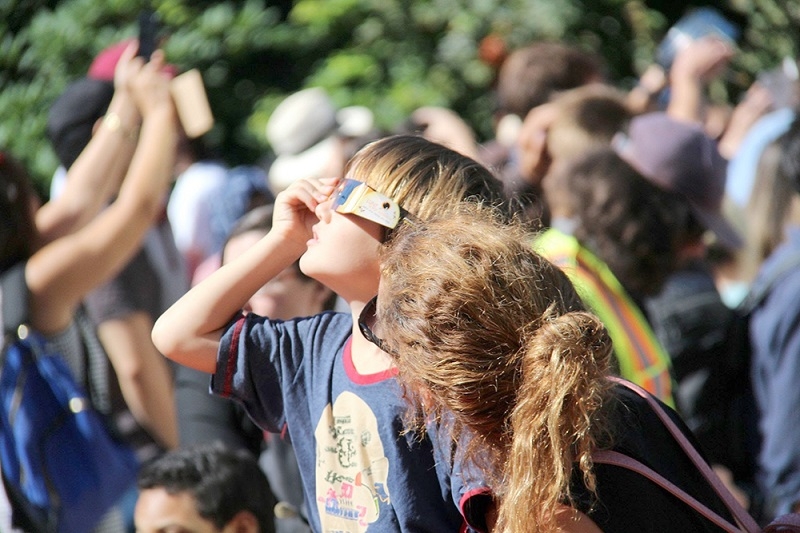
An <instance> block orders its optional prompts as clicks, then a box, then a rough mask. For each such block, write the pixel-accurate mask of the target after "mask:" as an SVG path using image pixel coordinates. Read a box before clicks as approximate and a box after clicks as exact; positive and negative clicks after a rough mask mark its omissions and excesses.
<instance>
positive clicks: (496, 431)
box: [376, 204, 612, 531]
mask: <svg viewBox="0 0 800 533" xmlns="http://www.w3.org/2000/svg"><path fill="white" fill-rule="evenodd" d="M376 327H377V328H378V330H379V332H380V334H381V335H382V336H383V338H384V340H385V341H386V342H387V343H388V345H389V346H391V347H392V348H393V351H394V352H395V353H398V354H400V355H398V356H397V357H396V363H397V366H398V368H399V376H400V380H401V382H402V383H403V384H404V387H405V390H406V394H407V396H408V398H409V400H410V401H411V402H412V408H413V409H416V410H417V412H420V414H421V416H419V417H417V418H416V419H415V423H416V425H417V427H416V428H415V429H418V430H423V429H424V422H425V421H426V420H427V421H430V420H432V419H436V418H440V419H444V420H447V419H448V418H449V416H452V417H453V425H452V429H451V431H452V435H451V436H452V437H453V438H454V439H455V441H456V442H459V445H461V444H463V439H461V440H460V439H459V436H460V435H463V433H462V432H463V431H464V430H466V431H467V432H469V433H473V434H474V435H475V437H476V438H473V439H472V441H471V444H470V445H468V446H467V448H466V449H465V454H466V457H467V458H468V460H470V461H472V462H473V463H474V464H475V465H477V466H479V467H481V468H482V469H483V470H484V472H485V473H486V475H487V476H488V479H489V480H490V483H491V486H492V489H493V493H494V496H495V497H496V498H497V500H498V502H499V522H498V531H529V530H531V529H535V530H541V531H550V530H552V529H553V524H554V514H553V513H554V511H555V510H556V508H557V506H558V504H560V503H563V502H564V501H570V500H571V498H570V491H569V482H570V477H571V474H572V472H573V467H574V466H575V465H577V466H578V468H579V469H580V471H581V472H582V474H583V477H584V481H585V484H586V486H587V487H588V488H589V490H591V491H594V489H595V478H594V475H593V472H592V462H591V456H590V452H591V451H592V450H593V449H594V448H595V446H596V444H597V443H598V441H599V439H600V437H601V436H602V435H605V434H606V429H605V427H604V426H605V424H604V423H603V422H602V420H598V418H599V417H598V416H597V415H598V410H599V409H600V408H601V406H602V405H603V404H604V401H605V398H606V395H607V393H608V390H609V387H608V385H607V382H606V380H605V379H603V378H604V377H605V376H606V375H607V373H608V372H609V365H610V361H611V353H612V349H611V340H610V338H609V337H608V334H607V332H606V330H605V328H604V327H603V326H602V324H601V323H600V321H599V319H597V318H596V317H595V316H594V315H592V314H590V313H587V312H586V311H585V310H584V307H583V305H582V303H581V301H580V299H579V298H578V296H577V294H576V292H575V289H574V288H573V286H572V284H571V283H570V281H569V280H568V278H567V277H566V276H565V275H564V273H563V272H562V271H561V270H559V269H558V268H557V267H555V266H554V265H553V264H551V263H550V262H548V261H547V260H546V259H544V258H542V257H541V256H539V255H538V254H537V253H535V252H534V251H533V248H532V236H531V235H530V234H529V233H527V231H526V230H525V228H524V226H522V223H516V222H515V223H511V224H508V223H506V222H505V221H504V220H502V217H499V216H498V215H497V214H496V213H494V212H492V211H490V210H488V209H486V208H481V207H479V206H475V205H472V206H470V205H468V204H464V205H462V206H461V207H459V209H458V210H455V211H454V212H451V213H449V214H447V215H446V216H443V217H436V218H434V219H432V220H430V221H429V222H425V223H419V224H414V225H406V226H404V227H403V228H401V229H400V231H398V232H397V234H396V235H395V236H394V238H393V240H392V241H390V242H389V243H388V244H387V245H385V247H384V250H383V252H382V270H381V286H380V292H379V295H378V307H377V323H376ZM600 440H602V439H600ZM531 524H534V525H535V527H534V528H531Z"/></svg>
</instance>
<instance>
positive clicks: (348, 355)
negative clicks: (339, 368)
mask: <svg viewBox="0 0 800 533" xmlns="http://www.w3.org/2000/svg"><path fill="white" fill-rule="evenodd" d="M352 344H353V337H352V336H351V337H349V338H348V339H347V342H345V343H344V348H342V360H343V362H344V371H345V373H347V377H349V378H350V381H352V382H353V383H355V384H357V385H371V384H373V383H380V382H381V381H386V380H387V379H392V378H394V377H395V376H397V368H395V367H392V368H389V369H387V370H382V371H380V372H376V373H375V374H359V373H358V370H356V366H355V365H354V364H353V350H352Z"/></svg>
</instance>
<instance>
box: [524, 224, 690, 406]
mask: <svg viewBox="0 0 800 533" xmlns="http://www.w3.org/2000/svg"><path fill="white" fill-rule="evenodd" d="M534 247H535V248H536V251H537V252H539V253H540V254H542V255H543V256H544V257H546V258H547V259H549V260H550V261H552V262H553V263H555V264H556V265H558V266H559V267H560V268H561V269H562V270H564V272H565V273H566V274H567V275H568V276H569V278H570V279H571V280H572V282H573V284H574V285H575V288H576V289H577V291H578V294H579V295H580V297H581V299H582V300H583V301H584V303H585V304H586V305H587V306H588V307H589V308H590V309H591V310H592V311H593V312H594V313H595V314H596V315H597V316H598V317H599V318H600V320H601V321H602V322H603V324H604V325H605V326H606V329H607V330H608V334H609V336H610V337H611V340H612V342H613V343H614V354H615V355H616V357H617V361H618V364H619V372H620V376H622V377H623V378H625V379H627V380H629V381H632V382H634V383H636V384H638V385H639V386H641V387H643V388H644V389H646V390H647V391H649V392H651V393H652V394H654V395H655V396H656V397H658V398H659V399H660V400H662V401H663V402H665V403H667V404H668V405H670V406H672V407H674V405H675V402H674V400H673V397H672V386H673V381H672V376H671V374H670V359H669V355H667V353H666V351H665V350H664V348H663V347H662V346H661V343H660V342H659V341H658V339H657V338H656V336H655V334H654V333H653V330H652V328H651V327H650V324H649V323H648V322H647V319H646V318H645V317H644V315H643V314H642V311H641V310H640V309H639V307H638V306H637V305H636V303H635V302H634V301H633V300H632V299H631V298H630V296H629V295H628V293H627V292H626V291H625V289H624V288H623V286H622V284H621V283H620V282H619V280H617V278H616V277H615V276H614V274H612V273H611V270H610V269H609V268H608V266H607V265H606V264H605V263H604V262H603V261H601V260H600V259H599V258H598V257H597V256H595V255H594V254H593V253H592V252H590V251H589V250H587V249H586V248H585V247H583V246H581V244H580V243H579V242H578V240H577V239H576V238H575V237H572V236H571V235H567V234H565V233H563V232H561V231H559V230H556V229H549V230H547V231H545V232H544V233H543V234H541V235H540V236H539V237H538V238H537V240H536V242H535V244H534Z"/></svg>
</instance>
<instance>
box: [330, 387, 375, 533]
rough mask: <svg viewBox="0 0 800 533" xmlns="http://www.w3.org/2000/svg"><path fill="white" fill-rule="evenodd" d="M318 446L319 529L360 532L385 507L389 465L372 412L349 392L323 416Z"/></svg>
mask: <svg viewBox="0 0 800 533" xmlns="http://www.w3.org/2000/svg"><path fill="white" fill-rule="evenodd" d="M314 436H315V437H316V441H317V472H316V476H317V510H318V511H319V516H320V523H321V525H322V530H323V531H325V532H329V533H335V532H340V531H354V532H365V531H367V528H368V527H369V525H370V524H371V523H373V522H375V521H377V520H378V518H379V517H380V512H381V505H389V503H390V500H389V487H388V486H387V485H386V479H387V476H388V472H389V460H388V459H387V458H386V456H385V454H384V448H383V442H381V439H380V434H379V433H378V421H377V419H376V418H375V413H373V412H372V409H370V407H369V406H368V405H367V404H366V403H365V402H364V401H363V400H362V399H361V398H359V397H358V396H356V395H355V394H353V393H352V392H343V393H342V394H340V395H339V396H338V397H337V398H336V400H335V401H334V403H333V406H332V407H331V405H330V404H328V405H327V406H326V407H325V409H324V410H323V412H322V416H321V417H320V420H319V423H318V424H317V428H316V430H315V431H314Z"/></svg>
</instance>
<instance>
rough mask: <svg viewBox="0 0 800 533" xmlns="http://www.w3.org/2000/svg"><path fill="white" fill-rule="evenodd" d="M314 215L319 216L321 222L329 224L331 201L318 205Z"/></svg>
mask: <svg viewBox="0 0 800 533" xmlns="http://www.w3.org/2000/svg"><path fill="white" fill-rule="evenodd" d="M314 214H315V215H317V218H318V219H320V221H322V222H329V221H330V218H331V200H330V199H328V200H325V201H324V202H320V203H318V204H317V207H315V208H314Z"/></svg>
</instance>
